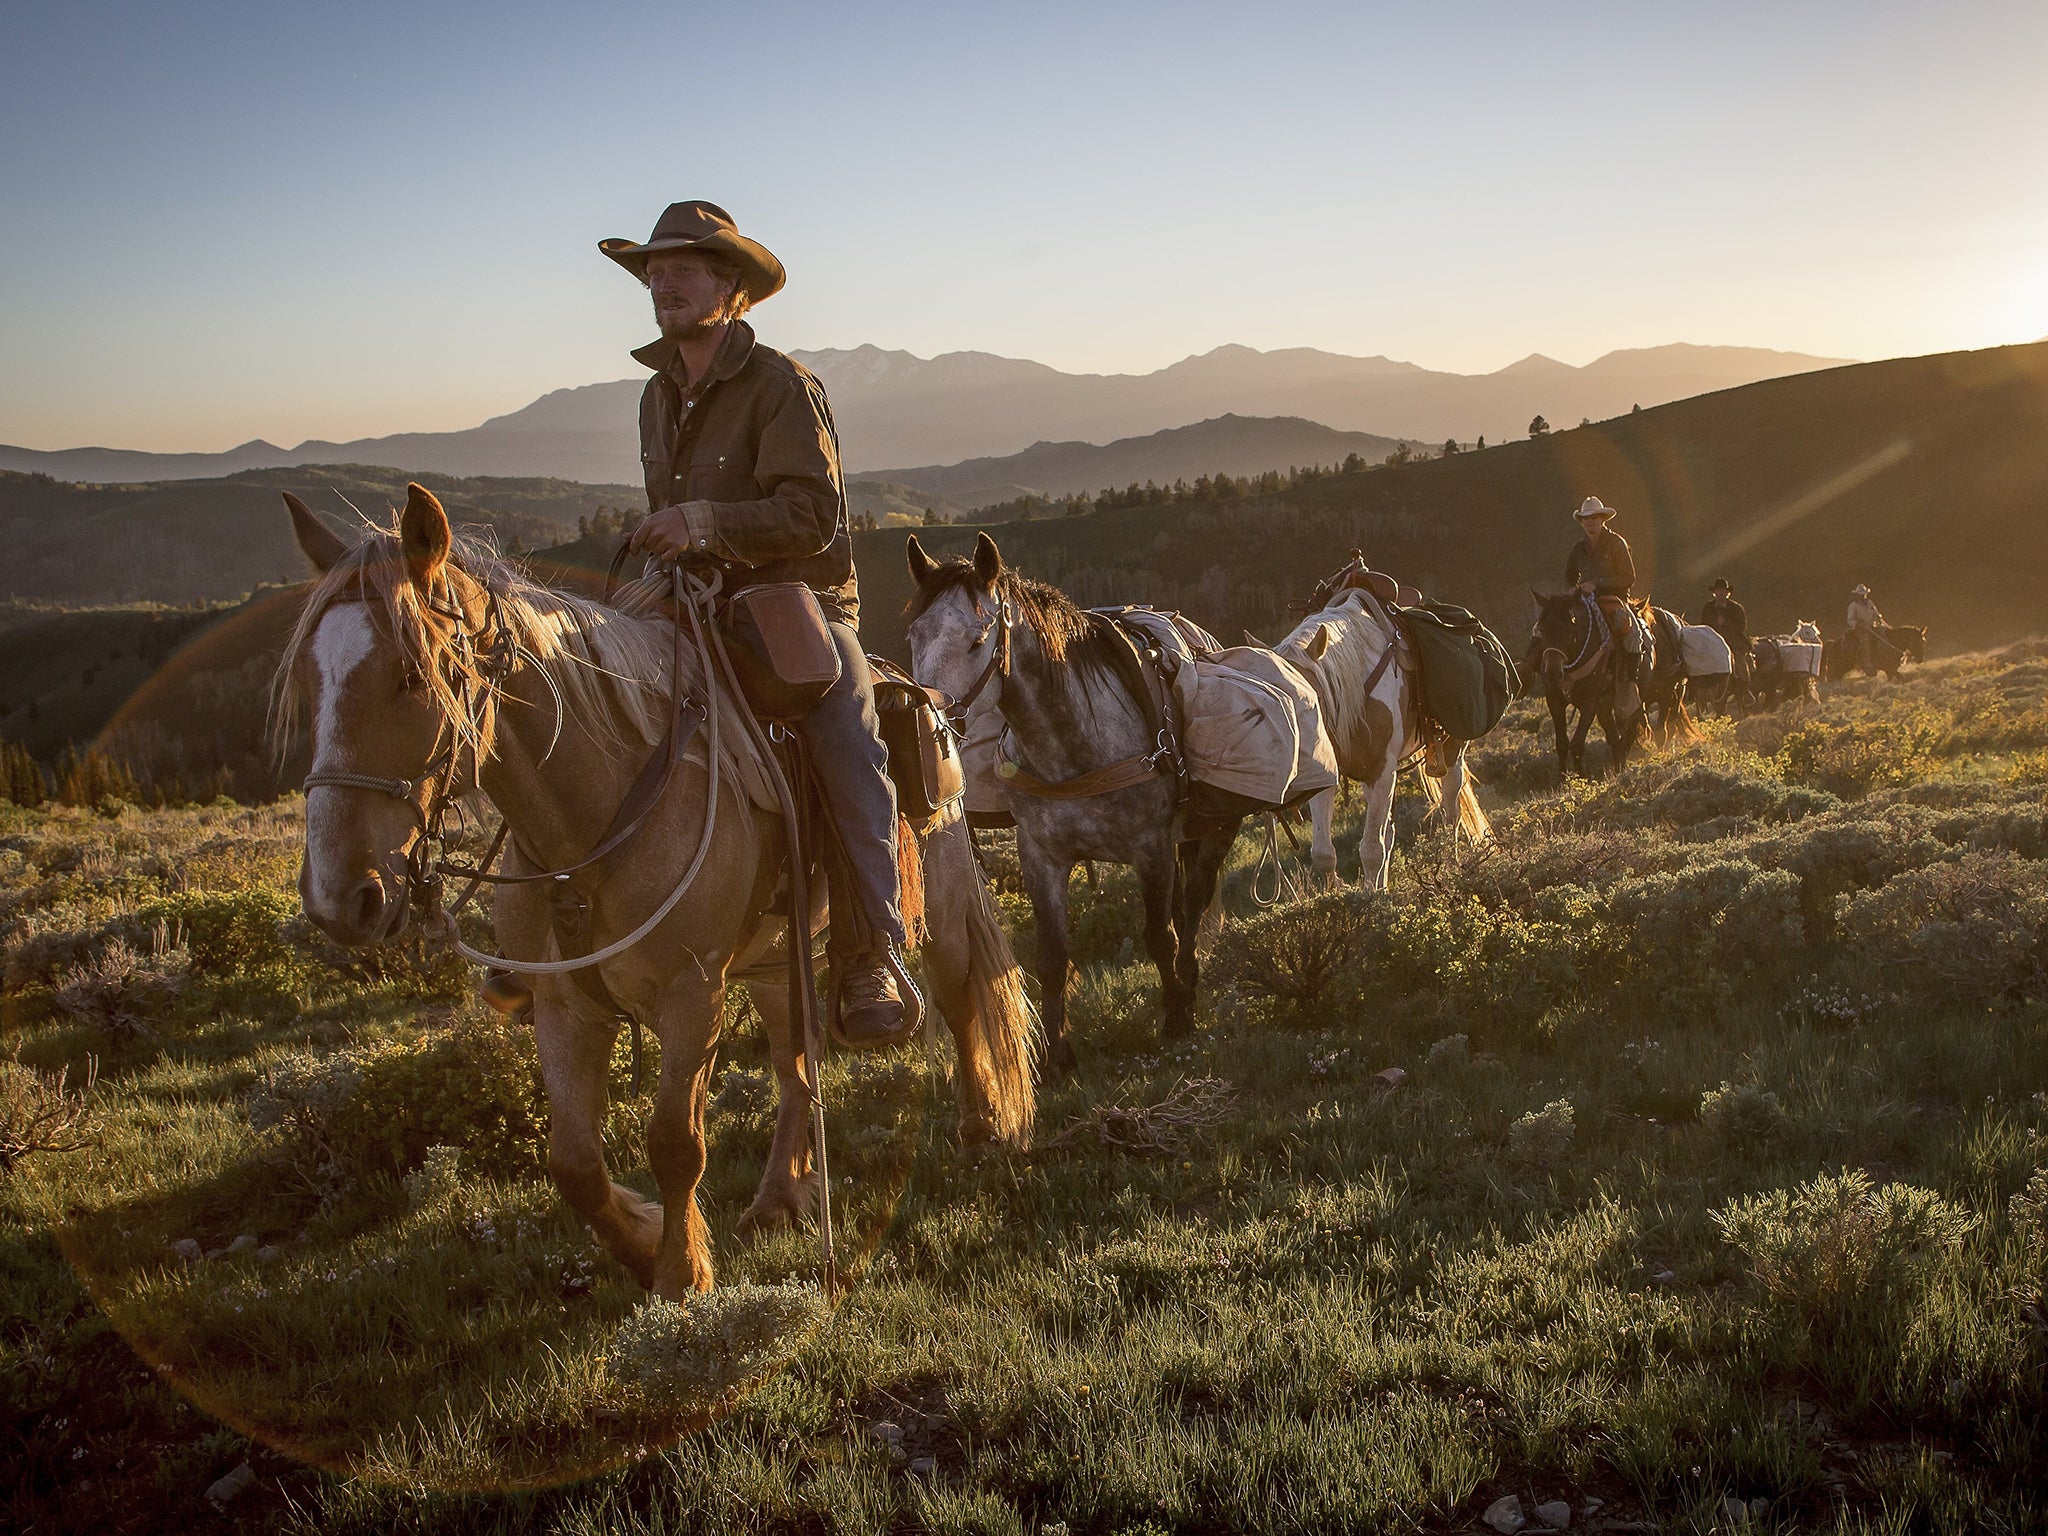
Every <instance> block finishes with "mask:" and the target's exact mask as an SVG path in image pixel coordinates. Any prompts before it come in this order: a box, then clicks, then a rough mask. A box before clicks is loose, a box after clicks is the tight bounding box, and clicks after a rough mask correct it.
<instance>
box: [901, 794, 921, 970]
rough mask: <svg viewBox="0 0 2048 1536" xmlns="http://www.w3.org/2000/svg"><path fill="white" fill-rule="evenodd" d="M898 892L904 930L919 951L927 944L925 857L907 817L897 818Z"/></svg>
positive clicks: (912, 946) (913, 946)
mask: <svg viewBox="0 0 2048 1536" xmlns="http://www.w3.org/2000/svg"><path fill="white" fill-rule="evenodd" d="M896 890H897V900H898V902H899V904H900V906H901V908H902V911H903V931H904V934H905V935H906V936H907V937H908V939H909V940H910V947H911V948H912V949H915V948H916V947H917V946H918V945H920V944H922V943H923V942H924V935H925V921H924V855H923V854H922V853H920V852H919V851H918V847H917V833H916V832H915V831H913V830H912V829H911V825H910V819H909V818H908V817H907V816H898V817H897V818H896Z"/></svg>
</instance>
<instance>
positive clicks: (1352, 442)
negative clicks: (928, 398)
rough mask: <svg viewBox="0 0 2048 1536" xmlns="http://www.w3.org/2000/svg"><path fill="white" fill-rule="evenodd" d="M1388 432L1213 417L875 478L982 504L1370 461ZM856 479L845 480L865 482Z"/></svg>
mask: <svg viewBox="0 0 2048 1536" xmlns="http://www.w3.org/2000/svg"><path fill="white" fill-rule="evenodd" d="M1400 446H1401V445H1400V443H1399V442H1398V441H1396V440H1395V439H1393V438H1391V437H1377V436H1375V435H1373V434H1372V433H1370V432H1339V431H1337V430H1335V429H1334V428H1331V427H1325V426H1322V425H1320V424H1319V423H1316V422H1313V421H1304V420H1302V419H1301V418H1300V417H1262V416H1234V415H1226V416H1218V417H1215V418H1214V419H1212V420H1209V421H1200V422H1196V423H1195V424H1194V425H1193V426H1187V427H1169V428H1167V429H1166V430H1164V431H1161V432H1153V433H1149V434H1148V435H1146V436H1144V437H1126V438H1120V439H1119V440H1117V441H1116V442H1113V443H1104V444H1102V445H1101V446H1099V447H1098V446H1097V445H1095V444H1093V443H1033V444H1032V445H1031V446H1030V447H1029V448H1026V449H1025V450H1024V451H1023V452H1022V453H1013V454H1010V455H1008V456H1007V457H1004V458H982V459H967V460H964V461H962V462H961V463H958V464H928V465H925V466H923V467H921V468H916V469H887V470H882V471H880V472H879V473H878V475H877V476H876V478H877V479H878V480H881V481H884V482H890V483H894V484H897V485H902V486H906V487H908V488H910V489H911V490H912V491H924V492H929V493H932V494H934V495H939V496H943V497H945V498H946V499H947V500H948V501H949V502H951V503H952V504H953V505H955V506H960V507H986V506H993V505H994V504H995V503H997V502H1001V501H1013V500H1015V499H1017V498H1018V497H1020V496H1047V497H1057V496H1066V495H1070V494H1073V493H1074V492H1077V491H1097V490H1100V489H1101V488H1102V487H1103V486H1105V485H1137V484H1141V483H1143V482H1145V481H1147V480H1150V481H1153V482H1156V483H1157V484H1160V485H1171V484H1173V483H1174V481H1176V480H1181V479H1188V480H1193V479H1195V478H1197V477H1198V476H1201V475H1213V474H1226V475H1257V474H1263V473H1264V472H1265V471H1267V470H1269V469H1284V468H1287V467H1289V466H1292V465H1308V464H1341V463H1343V462H1344V460H1345V459H1347V458H1348V457H1350V456H1351V455H1353V454H1356V455H1358V456H1359V457H1360V458H1363V459H1366V460H1369V461H1372V462H1375V463H1377V462H1378V461H1379V460H1381V459H1383V458H1385V457H1386V456H1387V455H1388V454H1390V453H1392V452H1393V451H1394V450H1395V449H1396V448H1398V447H1400ZM865 483H866V482H865V480H864V479H863V480H855V481H853V482H852V485H854V486H858V485H862V484H865Z"/></svg>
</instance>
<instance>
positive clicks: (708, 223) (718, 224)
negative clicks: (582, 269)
mask: <svg viewBox="0 0 2048 1536" xmlns="http://www.w3.org/2000/svg"><path fill="white" fill-rule="evenodd" d="M597 248H598V249H599V250H600V251H603V252H604V253H605V255H607V256H609V257H611V259H612V260H613V261H616V262H617V263H618V264H619V265H620V266H622V267H624V268H625V269H626V270H627V271H628V272H630V273H632V274H633V275H634V276H635V277H637V278H639V279H640V281H641V282H643V283H644V282H646V281H647V258H648V257H649V256H652V255H653V254H654V253H655V252H656V251H703V252H706V253H707V254H712V255H719V256H725V257H728V258H730V259H731V260H733V261H735V262H738V263H739V267H740V274H741V278H740V280H741V281H742V282H744V283H745V284H746V287H747V298H748V300H749V301H751V302H752V303H755V304H758V303H760V302H761V301H762V300H763V299H765V298H767V297H768V295H769V294H771V293H774V292H775V291H776V290H778V289H779V288H781V287H782V283H783V279H784V276H785V274H784V272H783V270H782V263H781V262H779V261H777V260H776V259H775V253H774V252H773V251H771V250H769V249H768V247H767V246H765V245H763V244H761V242H760V241H758V240H749V239H748V238H747V237H746V236H745V235H743V234H741V233H740V231H739V226H738V225H736V224H734V223H733V221H732V215H731V214H729V213H727V212H726V211H725V210H724V209H723V208H721V207H719V206H718V204H716V203H707V202H704V201H703V200H701V199H698V200H696V201H693V202H687V203H670V204H669V205H668V211H667V212H665V213H664V214H662V216H661V217H660V218H659V219H657V220H656V221H655V224H654V233H653V234H651V235H649V236H648V237H647V238H646V240H644V241H641V242H639V243H637V244H636V243H635V242H634V241H631V240H628V239H626V238H625V237H624V236H623V235H615V236H613V237H612V238H611V239H609V240H600V241H598V242H597Z"/></svg>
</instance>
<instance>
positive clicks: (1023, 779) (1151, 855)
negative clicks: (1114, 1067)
mask: <svg viewBox="0 0 2048 1536" xmlns="http://www.w3.org/2000/svg"><path fill="white" fill-rule="evenodd" d="M905 554H906V558H907V559H908V561H909V565H910V576H911V580H912V581H914V582H915V583H916V584H917V590H916V593H915V595H914V596H913V597H912V598H911V604H910V657H911V671H912V672H913V673H914V674H915V676H916V677H917V680H918V681H919V682H920V683H924V684H926V685H927V686H930V687H934V688H937V689H939V690H941V691H942V692H944V693H946V694H948V695H950V696H951V697H952V699H953V700H954V702H955V709H956V712H957V713H958V714H959V715H961V716H962V717H963V718H964V717H965V715H966V712H967V711H968V710H969V709H970V708H971V707H972V706H973V705H974V704H975V703H976V701H977V700H978V699H980V698H981V697H982V696H983V695H984V694H992V695H993V697H994V701H995V706H996V708H997V709H998V710H999V711H1000V713H1001V716H1002V719H1003V722H1004V726H1005V730H1006V735H1005V738H1004V742H1003V744H1002V746H1001V747H1000V748H999V752H1000V753H1004V754H1007V758H1006V759H1005V758H1002V757H999V760H998V767H997V777H998V779H999V780H1000V781H1001V782H1002V783H1003V784H1004V786H1005V792H1006V794H1007V796H1008V799H1009V803H1010V810H1011V813H1012V814H1013V815H1014V816H1015V817H1016V820H1017V856H1018V865H1019V872H1020V873H1021V875H1022V877H1023V881H1024V890H1025V894H1026V895H1027V896H1028V897H1029V898H1030V900H1031V910H1032V913H1033V916H1034V917H1035V918H1036V922H1037V929H1038V982H1039V1009H1040V1012H1041V1013H1042V1014H1043V1016H1044V1020H1045V1035H1046V1059H1047V1062H1048V1064H1049V1065H1050V1066H1051V1067H1052V1069H1053V1070H1055V1071H1058V1072H1069V1071H1071V1070H1072V1069H1073V1067H1074V1064H1075V1061H1074V1049H1073V1046H1072V1045H1071V1044H1070V1043H1069V1042H1068V1040H1067V1033H1066V991H1067V980H1068V976H1069V973H1070V965H1069V961H1068V949H1067V882H1068V880H1069V879H1070V878H1071V877H1072V875H1073V872H1074V866H1075V865H1076V864H1079V863H1082V862H1084V861H1089V860H1100V861H1101V862H1103V863H1107V864H1127V865H1129V866H1130V867H1131V868H1132V869H1133V870H1135V871H1136V873H1137V876H1138V888H1139V890H1140V891H1141V892H1142V893H1143V897H1144V903H1145V950H1146V953H1147V954H1149V955H1150V956H1151V958H1152V963H1153V964H1154V965H1155V966H1157V967H1158V968H1159V986H1160V998H1161V1009H1162V1014H1163V1019H1162V1022H1161V1025H1160V1033H1161V1034H1162V1035H1163V1036H1165V1037H1167V1038H1173V1037H1175V1036H1179V1035H1184V1034H1186V1033H1187V1032H1188V1030H1189V1029H1191V1028H1192V1027H1193V1023H1194V1001H1195V989H1196V986H1197V984H1198V982H1199V979H1200V961H1199V960H1198V958H1197V956H1196V952H1195V946H1196V937H1197V932H1198V930H1199V928H1200V926H1201V921H1202V914H1203V913H1204V912H1205V911H1206V910H1207V909H1208V906H1209V903H1210V899H1211V898H1212V897H1213V896H1214V895H1215V894H1216V880H1217V876H1218V874H1219V873H1220V872H1221V870H1222V867H1223V860H1224V858H1225V857H1226V856H1227V855H1228V853H1229V852H1230V845H1231V843H1232V841H1233V840H1234V839H1235V838H1236V836H1237V830H1238V827H1239V826H1240V825H1241V823H1242V821H1243V818H1242V817H1241V816H1238V817H1235V818H1231V819H1227V820H1222V821H1221V822H1220V823H1219V824H1217V825H1213V826H1196V825H1193V824H1191V817H1190V813H1189V811H1188V808H1187V806H1186V805H1185V804H1184V803H1183V799H1182V797H1181V795H1180V794H1179V792H1178V789H1179V786H1178V784H1177V783H1176V777H1175V773H1174V764H1173V761H1172V757H1173V753H1172V750H1171V744H1170V743H1168V742H1165V741H1162V740H1161V737H1160V732H1159V731H1158V730H1157V729H1156V728H1155V726H1154V725H1153V724H1152V723H1151V721H1150V717H1149V714H1148V711H1147V709H1146V706H1145V702H1144V699H1143V697H1142V694H1141V692H1140V690H1143V689H1144V688H1146V687H1147V686H1148V685H1147V682H1146V680H1145V679H1144V678H1143V677H1142V676H1133V675H1132V674H1133V671H1134V669H1135V668H1136V666H1137V658H1136V655H1135V653H1134V652H1133V651H1132V649H1131V646H1130V644H1129V643H1128V642H1127V641H1126V640H1124V639H1123V637H1122V636H1121V634H1120V633H1118V632H1117V630H1116V628H1115V626H1114V624H1113V622H1112V621H1111V620H1110V619H1108V618H1106V617H1104V616H1103V615H1102V614H1099V613H1090V612H1088V611H1087V610H1085V609H1082V608H1080V607H1078V606H1076V605H1075V604H1074V602H1073V601H1072V600H1071V599H1069V598H1068V597H1067V596H1066V595H1065V594H1064V593H1062V592H1060V591H1059V590H1058V589H1057V588H1055V587H1051V586H1048V585H1047V584H1046V583H1044V582H1041V581H1033V580H1031V579H1030V578H1028V577H1025V576H1022V575H1019V574H1018V573H1017V572H1016V571H1014V570H1012V569H1010V568H1009V567H1008V566H1006V565H1005V564H1004V563H1003V557H1002V552H1001V551H1000V550H999V549H997V547H996V543H995V540H993V539H991V538H990V537H989V536H988V535H987V534H985V533H984V534H982V535H981V537H980V539H979V540H978V541H977V542H976V544H975V548H974V557H973V558H972V559H971V560H970V559H965V558H963V557H961V556H958V555H954V556H949V557H947V558H945V559H941V560H934V559H933V558H932V557H931V556H929V555H927V554H926V553H925V551H924V549H923V547H922V546H921V545H920V544H919V543H918V542H917V536H916V535H915V534H913V535H911V537H910V541H909V543H908V545H907V546H906V550H905Z"/></svg>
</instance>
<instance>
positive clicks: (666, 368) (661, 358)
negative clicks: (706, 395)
mask: <svg viewBox="0 0 2048 1536" xmlns="http://www.w3.org/2000/svg"><path fill="white" fill-rule="evenodd" d="M753 355H754V328H753V327H752V326H751V325H749V324H747V322H746V321H744V320H735V321H733V323H732V324H731V325H730V326H729V327H727V329H726V333H725V340H724V341H723V342H721V343H720V344H719V347H718V355H717V356H715V357H713V358H712V359H711V368H710V371H709V372H708V373H706V374H705V376H704V379H705V382H715V381H719V380H724V379H729V378H731V377H732V376H733V375H734V374H736V373H738V372H739V371H740V370H741V369H742V368H744V367H746V365H747V359H748V358H750V357H752V356H753ZM633 361H634V362H636V363H638V364H640V365H641V366H642V367H643V368H652V369H653V370H654V371H655V372H656V373H672V372H674V371H675V367H676V344H675V343H674V342H672V341H670V340H669V339H668V338H667V337H666V336H664V337H662V338H661V339H660V340H659V341H650V342H649V343H648V344H647V345H646V346H644V347H635V348H634V349H633Z"/></svg>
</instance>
